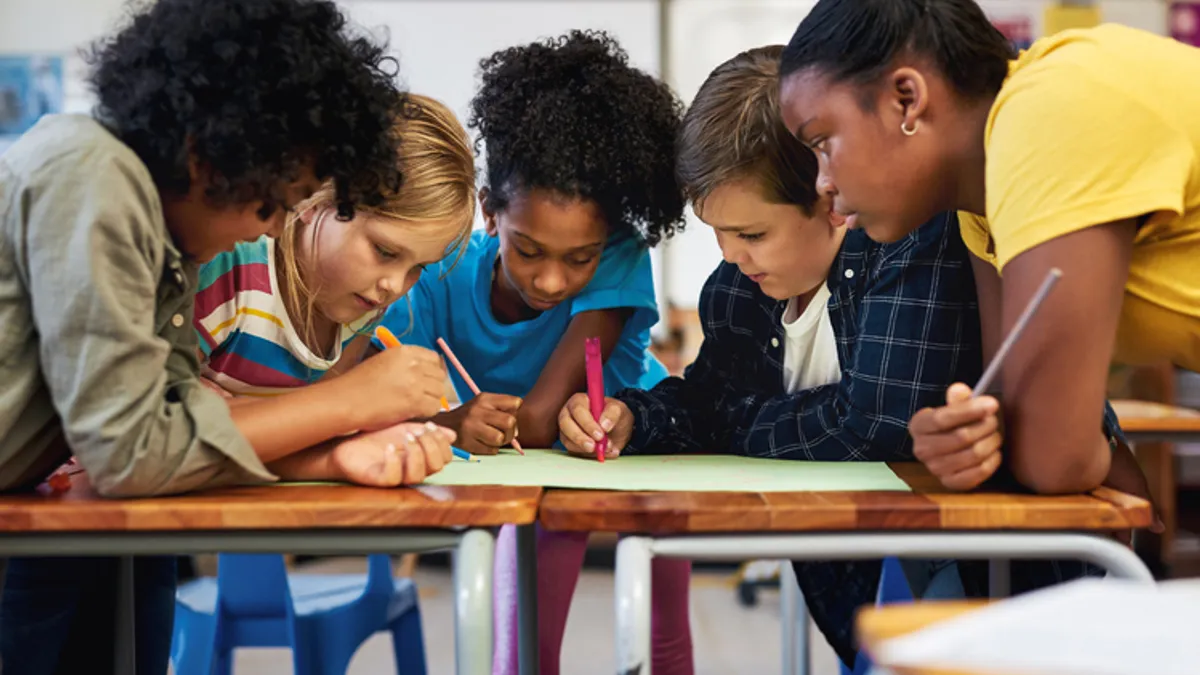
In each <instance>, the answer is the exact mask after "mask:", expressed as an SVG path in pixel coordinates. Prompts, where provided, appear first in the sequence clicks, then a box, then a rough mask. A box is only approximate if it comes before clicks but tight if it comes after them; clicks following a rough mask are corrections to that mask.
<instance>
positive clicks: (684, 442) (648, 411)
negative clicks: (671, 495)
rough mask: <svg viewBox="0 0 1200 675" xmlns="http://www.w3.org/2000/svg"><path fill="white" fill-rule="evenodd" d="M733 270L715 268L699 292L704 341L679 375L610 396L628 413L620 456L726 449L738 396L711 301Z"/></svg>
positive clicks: (725, 290) (721, 293)
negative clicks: (625, 439) (629, 426)
mask: <svg viewBox="0 0 1200 675" xmlns="http://www.w3.org/2000/svg"><path fill="white" fill-rule="evenodd" d="M732 269H733V268H730V267H728V266H726V265H722V266H721V267H718V268H717V270H716V271H715V272H713V273H712V275H711V276H710V277H709V278H708V281H706V282H705V284H704V289H703V290H702V291H701V294H700V325H701V326H702V328H703V331H704V341H703V342H702V343H701V344H700V351H699V353H698V354H697V355H696V359H695V361H693V362H692V363H691V365H689V366H688V367H687V369H686V370H685V371H684V374H683V377H668V378H665V379H663V380H661V381H660V382H659V383H658V384H656V385H655V386H654V387H653V388H652V389H649V390H644V389H624V390H622V391H619V392H617V393H616V394H615V398H617V399H618V400H620V401H622V402H623V403H625V405H626V406H627V407H628V408H629V410H630V412H631V413H632V414H633V420H634V423H633V435H632V436H631V437H630V439H629V442H628V443H626V446H625V450H624V451H623V452H624V453H625V454H629V455H634V454H642V453H648V452H653V453H656V454H679V453H701V452H713V451H719V450H720V449H721V448H724V447H725V446H726V445H728V442H729V437H730V434H731V433H732V432H733V419H732V418H731V417H730V416H729V415H727V413H730V412H732V410H733V408H734V407H736V406H737V401H738V399H739V397H740V396H742V395H743V393H742V391H741V387H739V386H738V384H739V379H738V378H737V377H735V374H734V371H735V370H736V369H735V367H734V360H735V359H734V352H733V350H731V349H730V348H729V345H725V344H722V341H721V334H720V331H719V330H718V329H717V328H716V327H717V326H727V325H728V322H727V321H723V320H721V319H720V318H717V317H714V316H713V310H714V306H716V307H718V308H720V309H727V308H728V307H727V305H724V304H723V303H722V304H718V303H715V302H714V299H715V298H717V297H721V298H724V297H728V295H729V292H730V290H731V288H730V285H729V284H730V280H729V279H728V277H729V276H730V273H731V272H732Z"/></svg>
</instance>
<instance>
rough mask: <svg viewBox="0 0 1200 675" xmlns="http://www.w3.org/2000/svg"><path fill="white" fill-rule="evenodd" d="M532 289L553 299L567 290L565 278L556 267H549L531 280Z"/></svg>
mask: <svg viewBox="0 0 1200 675" xmlns="http://www.w3.org/2000/svg"><path fill="white" fill-rule="evenodd" d="M533 287H534V288H535V289H537V291H538V293H541V294H542V295H545V296H548V297H547V298H546V299H548V300H549V299H553V298H556V297H558V296H559V295H561V294H562V292H563V291H565V290H566V288H567V277H566V275H564V274H563V273H562V270H560V269H559V268H558V267H557V266H553V265H552V266H550V267H549V268H547V269H545V270H543V271H542V273H541V274H539V275H537V276H536V277H534V279H533Z"/></svg>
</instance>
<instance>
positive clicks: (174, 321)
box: [171, 314, 183, 328]
mask: <svg viewBox="0 0 1200 675" xmlns="http://www.w3.org/2000/svg"><path fill="white" fill-rule="evenodd" d="M171 325H172V326H175V327H176V328H183V315H182V314H176V315H175V316H173V317H171Z"/></svg>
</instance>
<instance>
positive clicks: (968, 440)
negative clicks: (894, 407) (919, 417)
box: [913, 415, 1000, 470]
mask: <svg viewBox="0 0 1200 675" xmlns="http://www.w3.org/2000/svg"><path fill="white" fill-rule="evenodd" d="M999 424H1000V423H999V420H998V419H997V418H996V416H995V415H988V416H986V417H984V418H983V419H981V420H979V421H978V422H976V423H974V424H969V425H967V426H962V427H958V428H957V429H953V430H950V431H948V432H943V433H935V434H914V436H913V456H915V457H916V458H917V459H918V460H920V461H921V462H922V463H924V464H925V465H926V466H930V465H931V462H934V461H935V460H937V459H938V458H942V457H947V456H950V455H955V454H958V453H959V452H962V451H963V450H965V449H967V448H970V447H971V446H972V445H974V444H976V443H978V442H979V441H980V440H982V439H984V438H987V437H988V436H990V435H992V434H995V433H996V429H997V428H999ZM931 470H932V469H931Z"/></svg>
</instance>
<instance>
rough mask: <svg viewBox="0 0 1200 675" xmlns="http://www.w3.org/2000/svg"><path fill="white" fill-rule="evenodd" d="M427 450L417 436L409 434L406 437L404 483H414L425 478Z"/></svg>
mask: <svg viewBox="0 0 1200 675" xmlns="http://www.w3.org/2000/svg"><path fill="white" fill-rule="evenodd" d="M426 475H428V474H427V473H426V470H425V452H424V451H423V450H422V449H421V444H420V443H418V442H417V437H416V436H414V435H413V434H411V433H410V434H408V435H407V437H406V438H405V439H404V484H405V485H414V484H416V483H420V482H421V481H423V480H425V476H426Z"/></svg>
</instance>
